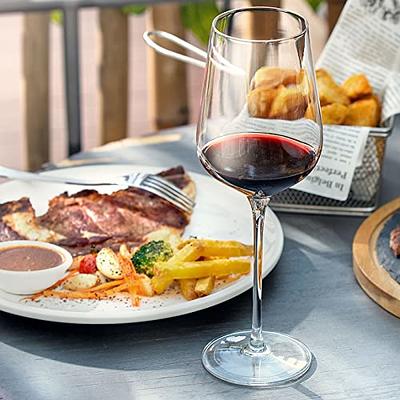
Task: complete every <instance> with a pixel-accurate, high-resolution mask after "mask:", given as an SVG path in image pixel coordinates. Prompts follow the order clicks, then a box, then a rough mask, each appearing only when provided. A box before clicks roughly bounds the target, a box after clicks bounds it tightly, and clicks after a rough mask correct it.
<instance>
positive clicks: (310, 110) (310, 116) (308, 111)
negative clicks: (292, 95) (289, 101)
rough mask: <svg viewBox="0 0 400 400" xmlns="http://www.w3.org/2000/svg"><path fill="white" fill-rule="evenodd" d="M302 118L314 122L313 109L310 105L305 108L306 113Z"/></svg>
mask: <svg viewBox="0 0 400 400" xmlns="http://www.w3.org/2000/svg"><path fill="white" fill-rule="evenodd" d="M304 118H307V119H311V120H313V121H315V108H314V106H312V105H311V104H309V105H308V106H307V109H306V112H305V113H304Z"/></svg>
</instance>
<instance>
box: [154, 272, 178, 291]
mask: <svg viewBox="0 0 400 400" xmlns="http://www.w3.org/2000/svg"><path fill="white" fill-rule="evenodd" d="M173 282H174V280H173V279H171V278H168V277H161V276H153V278H151V286H152V287H153V290H154V293H156V294H163V293H164V292H165V291H166V290H167V289H168V288H169V287H170V286H171V285H172V283H173Z"/></svg>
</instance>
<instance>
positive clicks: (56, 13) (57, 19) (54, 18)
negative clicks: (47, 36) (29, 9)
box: [50, 10, 63, 24]
mask: <svg viewBox="0 0 400 400" xmlns="http://www.w3.org/2000/svg"><path fill="white" fill-rule="evenodd" d="M50 20H51V22H54V23H55V24H62V23H63V13H62V11H61V10H53V11H52V12H51V13H50Z"/></svg>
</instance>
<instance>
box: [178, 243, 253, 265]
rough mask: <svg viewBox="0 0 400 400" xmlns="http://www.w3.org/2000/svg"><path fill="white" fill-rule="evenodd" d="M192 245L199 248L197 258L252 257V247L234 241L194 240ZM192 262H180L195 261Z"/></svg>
mask: <svg viewBox="0 0 400 400" xmlns="http://www.w3.org/2000/svg"><path fill="white" fill-rule="evenodd" d="M191 243H192V244H193V245H197V246H199V247H200V248H199V253H198V254H199V256H198V257H197V258H199V257H207V258H209V257H219V258H230V257H244V256H251V255H253V246H248V245H245V244H243V243H240V242H237V241H236V240H211V239H194V240H193V241H192V242H191ZM197 258H195V259H192V260H188V259H186V260H182V261H195V260H196V259H197Z"/></svg>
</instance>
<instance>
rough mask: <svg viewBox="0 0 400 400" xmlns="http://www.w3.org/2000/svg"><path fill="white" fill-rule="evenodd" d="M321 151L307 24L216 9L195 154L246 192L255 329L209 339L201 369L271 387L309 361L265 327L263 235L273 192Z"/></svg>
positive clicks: (261, 11) (281, 13) (260, 10)
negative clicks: (251, 230)
mask: <svg viewBox="0 0 400 400" xmlns="http://www.w3.org/2000/svg"><path fill="white" fill-rule="evenodd" d="M321 148H322V124H321V116H320V105H319V100H318V94H317V90H316V83H315V71H314V65H313V61H312V56H311V50H310V41H309V31H308V24H307V21H306V20H305V19H304V18H303V17H302V16H300V15H297V14H295V13H293V12H290V11H287V10H283V9H278V8H272V7H250V8H241V9H234V10H230V11H227V12H225V13H223V14H220V15H219V16H217V17H216V18H215V20H214V21H213V24H212V29H211V36H210V42H209V47H208V58H207V64H206V75H205V81H204V86H203V94H202V102H201V111H200V118H199V121H198V126H197V151H198V156H199V159H200V162H201V163H202V164H203V166H204V167H205V169H206V170H207V171H208V172H209V174H210V175H212V176H213V177H214V178H216V179H218V180H219V181H221V182H222V183H224V184H226V185H229V186H231V187H233V188H234V189H236V190H239V191H241V192H242V193H243V194H244V195H246V196H247V198H248V200H249V203H250V206H251V209H252V212H253V227H254V257H253V259H254V262H253V282H254V283H253V311H252V318H251V320H252V327H251V330H248V331H241V332H234V333H229V334H227V335H224V336H222V337H220V338H217V339H214V340H213V341H212V342H210V343H209V344H208V345H207V346H206V347H205V349H204V351H203V356H202V360H203V365H204V367H205V368H206V369H207V370H208V371H209V372H210V373H211V374H213V375H215V376H216V377H218V378H220V379H223V380H225V381H228V382H231V383H235V384H239V385H246V386H255V387H274V386H282V385H286V384H288V383H290V382H293V381H295V380H297V379H299V378H300V377H301V376H302V375H304V374H305V373H306V372H307V370H308V369H309V368H310V365H311V360H312V355H311V352H310V350H309V349H308V348H307V347H306V346H305V345H304V344H303V343H302V342H300V341H299V340H297V339H295V338H293V337H291V336H289V335H286V334H282V333H274V332H268V331H264V330H263V328H262V307H261V306H262V301H261V300H262V258H263V234H264V218H265V211H266V207H267V206H268V203H269V200H270V197H271V196H273V195H274V194H276V193H279V192H281V191H282V190H285V189H287V188H289V187H292V186H294V185H295V184H297V183H298V182H300V181H301V180H303V179H304V178H305V177H306V176H307V175H308V174H309V173H310V172H311V171H312V170H313V168H314V167H315V165H316V163H317V161H318V158H319V156H320V153H321ZM221 201H223V199H221ZM227 206H229V205H227ZM234 212H235V210H232V213H234ZM282 267H284V266H282ZM282 318H284V316H282Z"/></svg>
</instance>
